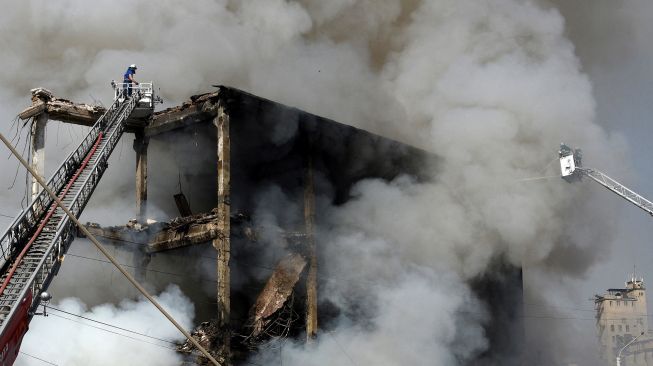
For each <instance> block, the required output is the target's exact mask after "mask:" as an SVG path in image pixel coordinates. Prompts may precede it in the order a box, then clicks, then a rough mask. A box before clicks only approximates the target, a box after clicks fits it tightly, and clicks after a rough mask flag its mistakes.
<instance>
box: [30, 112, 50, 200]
mask: <svg viewBox="0 0 653 366" xmlns="http://www.w3.org/2000/svg"><path fill="white" fill-rule="evenodd" d="M47 122H48V114H47V113H45V112H43V113H41V114H39V115H38V116H36V117H35V118H34V121H33V122H32V130H31V135H32V141H31V151H32V162H31V165H32V169H34V170H35V171H36V172H37V173H38V174H39V176H41V178H45V127H46V125H47ZM41 190H42V188H41V185H40V184H39V183H38V182H37V181H36V178H34V177H32V202H34V200H35V199H36V196H38V194H39V193H40V192H41Z"/></svg>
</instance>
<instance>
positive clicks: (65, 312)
mask: <svg viewBox="0 0 653 366" xmlns="http://www.w3.org/2000/svg"><path fill="white" fill-rule="evenodd" d="M44 306H45V307H46V308H48V309H51V310H54V311H58V312H60V313H64V314H68V315H72V316H75V317H78V318H80V319H84V320H88V321H91V322H94V323H98V324H102V325H106V326H107V327H111V328H115V329H120V330H122V331H125V332H129V333H133V334H137V335H139V336H143V337H147V338H152V339H156V340H157V341H161V342H166V343H170V344H174V345H177V343H175V342H172V341H169V340H167V339H163V338H157V337H154V336H151V335H147V334H144V333H140V332H137V331H135V330H131V329H126V328H122V327H119V326H117V325H113V324H109V323H105V322H101V321H99V320H95V319H92V318H88V317H85V316H83V315H80V314H75V313H71V312H68V311H65V310H61V309H58V308H55V307H53V306H50V305H44ZM52 315H55V314H52ZM64 319H67V318H64Z"/></svg>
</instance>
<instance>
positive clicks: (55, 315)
mask: <svg viewBox="0 0 653 366" xmlns="http://www.w3.org/2000/svg"><path fill="white" fill-rule="evenodd" d="M50 316H54V317H57V318H61V319H66V320H68V321H71V322H73V323H77V324H81V325H84V326H87V327H91V328H95V329H99V330H101V331H104V332H107V333H111V334H115V335H118V336H121V337H125V338H129V339H132V340H134V341H138V342H143V343H147V344H151V345H153V346H157V347H161V348H165V349H169V350H172V351H176V349H174V348H171V347H167V346H164V345H161V344H156V343H153V342H148V341H146V340H144V339H138V338H135V337H131V336H128V335H126V334H122V333H118V332H114V331H112V330H109V329H104V328H100V327H96V326H94V325H91V324H87V323H83V322H80V321H77V320H75V319H71V318H66V317H65V316H61V315H57V314H50ZM166 342H168V341H166Z"/></svg>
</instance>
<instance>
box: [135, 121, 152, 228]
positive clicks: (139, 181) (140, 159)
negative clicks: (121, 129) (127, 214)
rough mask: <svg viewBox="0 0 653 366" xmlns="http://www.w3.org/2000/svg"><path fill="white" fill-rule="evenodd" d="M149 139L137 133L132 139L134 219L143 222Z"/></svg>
mask: <svg viewBox="0 0 653 366" xmlns="http://www.w3.org/2000/svg"><path fill="white" fill-rule="evenodd" d="M149 143H150V139H149V138H148V137H145V136H144V135H143V133H142V132H137V133H136V137H135V139H134V150H135V151H136V219H137V220H138V222H141V223H143V222H145V215H146V203H147V146H148V144H149Z"/></svg>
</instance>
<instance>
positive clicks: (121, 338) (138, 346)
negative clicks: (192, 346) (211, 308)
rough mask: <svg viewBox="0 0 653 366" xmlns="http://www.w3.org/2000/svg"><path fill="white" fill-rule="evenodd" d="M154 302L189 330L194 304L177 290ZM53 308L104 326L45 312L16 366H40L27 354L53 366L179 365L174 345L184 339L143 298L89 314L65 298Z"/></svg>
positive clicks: (81, 304) (32, 328)
mask: <svg viewBox="0 0 653 366" xmlns="http://www.w3.org/2000/svg"><path fill="white" fill-rule="evenodd" d="M156 299H157V301H158V302H159V303H160V304H161V305H162V306H163V307H164V308H165V309H166V310H168V311H169V312H170V314H171V315H172V316H173V317H174V318H175V319H176V320H177V321H178V322H179V324H181V325H182V326H183V327H186V329H190V327H191V326H192V324H193V316H194V315H193V312H194V308H193V304H192V303H191V302H190V300H189V299H188V298H187V297H185V296H184V294H183V293H182V292H181V290H180V289H179V288H178V287H176V286H170V287H169V288H168V289H166V291H164V292H163V293H161V294H160V295H159V296H156ZM53 307H55V308H56V309H60V310H63V311H65V312H67V313H72V314H78V315H81V316H83V317H85V318H88V319H93V320H95V321H98V322H102V323H105V324H100V323H97V322H93V321H89V320H87V319H82V318H79V317H76V316H73V315H70V314H67V313H64V312H61V311H57V310H52V309H48V313H49V316H48V317H47V318H37V319H38V321H32V324H31V326H30V331H29V332H28V333H27V335H26V336H25V339H24V340H23V344H22V347H21V352H24V353H23V354H21V355H20V356H19V358H18V361H17V362H16V364H17V365H42V364H43V361H40V360H37V359H35V358H32V357H29V356H26V354H28V355H32V356H37V357H39V358H42V359H45V360H48V361H49V362H52V363H55V364H58V365H116V364H120V365H179V364H180V363H181V361H182V358H181V356H180V355H179V354H178V353H176V352H175V350H174V348H175V343H174V342H179V341H183V339H184V337H183V335H182V334H181V333H179V331H178V330H177V329H176V328H175V327H174V326H173V325H172V324H170V322H169V321H168V320H167V319H166V318H164V317H163V315H162V314H161V313H160V312H159V311H158V310H157V309H156V308H155V307H154V306H152V304H151V303H150V302H149V301H147V300H145V299H144V298H141V299H139V300H138V301H132V300H123V301H122V302H121V303H120V304H119V305H117V306H116V305H113V304H104V305H99V306H95V307H93V308H91V309H88V308H87V307H86V305H85V304H84V302H83V301H81V300H80V299H76V298H68V299H64V300H62V301H61V302H58V303H55V304H54V305H53ZM106 324H109V325H111V326H109V325H106ZM115 327H120V328H123V329H128V330H131V331H134V332H137V333H140V334H135V333H132V332H128V331H125V330H123V329H118V328H115ZM98 328H99V329H98ZM142 334H144V336H143V335H142ZM45 339H54V340H58V341H57V342H44V340H45Z"/></svg>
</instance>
